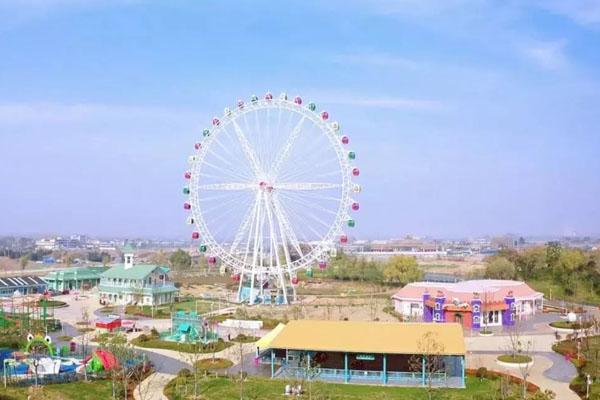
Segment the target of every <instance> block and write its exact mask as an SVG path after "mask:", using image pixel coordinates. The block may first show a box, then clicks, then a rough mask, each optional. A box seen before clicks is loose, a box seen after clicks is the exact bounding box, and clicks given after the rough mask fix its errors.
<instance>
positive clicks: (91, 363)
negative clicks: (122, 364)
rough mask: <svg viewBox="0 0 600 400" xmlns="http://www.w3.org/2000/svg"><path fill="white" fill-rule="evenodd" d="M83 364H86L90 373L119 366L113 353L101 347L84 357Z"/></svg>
mask: <svg viewBox="0 0 600 400" xmlns="http://www.w3.org/2000/svg"><path fill="white" fill-rule="evenodd" d="M83 364H84V365H85V366H86V368H87V372H91V373H98V372H102V371H110V370H111V369H115V368H119V361H118V360H117V357H115V355H114V354H113V353H111V352H109V351H106V350H101V349H97V350H94V352H93V353H92V354H91V355H89V356H87V357H86V358H84V360H83Z"/></svg>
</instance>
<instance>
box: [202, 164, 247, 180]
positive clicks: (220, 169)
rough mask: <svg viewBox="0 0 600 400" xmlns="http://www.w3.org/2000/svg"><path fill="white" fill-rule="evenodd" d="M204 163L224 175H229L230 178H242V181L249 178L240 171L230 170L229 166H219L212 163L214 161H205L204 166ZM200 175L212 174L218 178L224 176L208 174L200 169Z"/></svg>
mask: <svg viewBox="0 0 600 400" xmlns="http://www.w3.org/2000/svg"><path fill="white" fill-rule="evenodd" d="M204 165H206V166H207V167H210V168H212V169H214V170H216V172H220V173H221V174H222V175H227V176H228V177H230V178H233V179H236V180H241V181H244V180H248V177H246V176H244V175H242V174H240V173H238V172H235V171H231V170H229V169H227V168H223V167H219V166H217V165H215V164H212V163H210V162H208V161H204V163H203V166H204ZM200 175H204V176H210V177H216V178H222V177H219V176H215V175H211V174H207V173H205V172H202V170H200Z"/></svg>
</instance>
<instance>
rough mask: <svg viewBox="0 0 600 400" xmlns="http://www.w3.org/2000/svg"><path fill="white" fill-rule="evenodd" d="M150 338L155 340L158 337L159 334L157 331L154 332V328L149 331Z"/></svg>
mask: <svg viewBox="0 0 600 400" xmlns="http://www.w3.org/2000/svg"><path fill="white" fill-rule="evenodd" d="M150 336H152V337H153V338H157V337H160V333H158V331H157V330H156V328H152V329H151V330H150Z"/></svg>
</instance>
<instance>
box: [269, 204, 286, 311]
mask: <svg viewBox="0 0 600 400" xmlns="http://www.w3.org/2000/svg"><path fill="white" fill-rule="evenodd" d="M271 206H272V205H271V204H270V203H269V202H266V209H267V219H268V221H269V233H270V234H269V237H270V240H271V243H272V246H273V249H274V251H275V265H276V266H277V276H278V277H279V286H280V287H281V290H282V291H283V303H284V304H288V300H287V289H286V287H285V279H284V277H283V271H282V268H281V261H280V260H279V246H277V241H276V240H275V237H276V236H275V234H276V232H275V225H274V224H273V209H272V208H271Z"/></svg>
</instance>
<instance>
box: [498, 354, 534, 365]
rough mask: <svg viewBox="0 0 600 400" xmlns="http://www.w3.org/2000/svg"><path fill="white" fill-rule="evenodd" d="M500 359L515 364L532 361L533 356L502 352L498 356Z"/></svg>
mask: <svg viewBox="0 0 600 400" xmlns="http://www.w3.org/2000/svg"><path fill="white" fill-rule="evenodd" d="M498 361H502V362H505V363H513V364H525V363H528V362H530V361H531V357H529V356H526V355H524V354H502V355H501V356H498Z"/></svg>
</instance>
